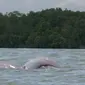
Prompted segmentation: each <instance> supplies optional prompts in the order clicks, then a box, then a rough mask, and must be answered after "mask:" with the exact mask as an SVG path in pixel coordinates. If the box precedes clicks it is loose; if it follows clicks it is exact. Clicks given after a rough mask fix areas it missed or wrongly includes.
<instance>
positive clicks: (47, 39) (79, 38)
mask: <svg viewBox="0 0 85 85" xmlns="http://www.w3.org/2000/svg"><path fill="white" fill-rule="evenodd" d="M0 48H69V49H70V48H85V12H80V11H71V10H68V9H65V10H62V9H61V8H50V9H45V10H42V11H37V12H33V11H30V12H29V13H20V12H19V11H13V12H10V13H5V14H3V13H0Z"/></svg>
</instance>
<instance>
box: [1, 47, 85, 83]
mask: <svg viewBox="0 0 85 85" xmlns="http://www.w3.org/2000/svg"><path fill="white" fill-rule="evenodd" d="M43 56H44V57H49V58H52V59H54V60H56V62H57V64H58V66H59V68H52V67H49V68H47V69H35V70H33V71H25V70H13V69H0V85H85V49H4V48H2V49H0V61H5V62H9V63H12V64H14V65H17V66H22V65H23V64H24V63H25V62H26V61H27V60H28V59H32V58H36V57H43Z"/></svg>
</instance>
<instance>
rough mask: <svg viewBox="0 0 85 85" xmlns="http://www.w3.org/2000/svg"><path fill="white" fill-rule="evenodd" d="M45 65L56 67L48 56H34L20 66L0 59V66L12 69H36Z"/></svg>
mask: <svg viewBox="0 0 85 85" xmlns="http://www.w3.org/2000/svg"><path fill="white" fill-rule="evenodd" d="M43 66H44V67H47V66H52V67H57V65H56V62H55V61H54V60H51V59H48V58H44V57H43V58H35V59H32V60H30V61H28V62H27V63H25V64H24V65H23V66H22V67H17V66H14V65H12V64H9V63H6V62H3V61H0V68H12V69H25V70H29V69H38V68H41V67H43Z"/></svg>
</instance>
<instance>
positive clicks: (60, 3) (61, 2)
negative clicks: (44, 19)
mask: <svg viewBox="0 0 85 85" xmlns="http://www.w3.org/2000/svg"><path fill="white" fill-rule="evenodd" d="M56 7H61V8H67V9H71V10H80V11H85V0H0V12H2V13H5V12H12V11H20V12H29V11H40V10H42V9H46V8H56Z"/></svg>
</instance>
